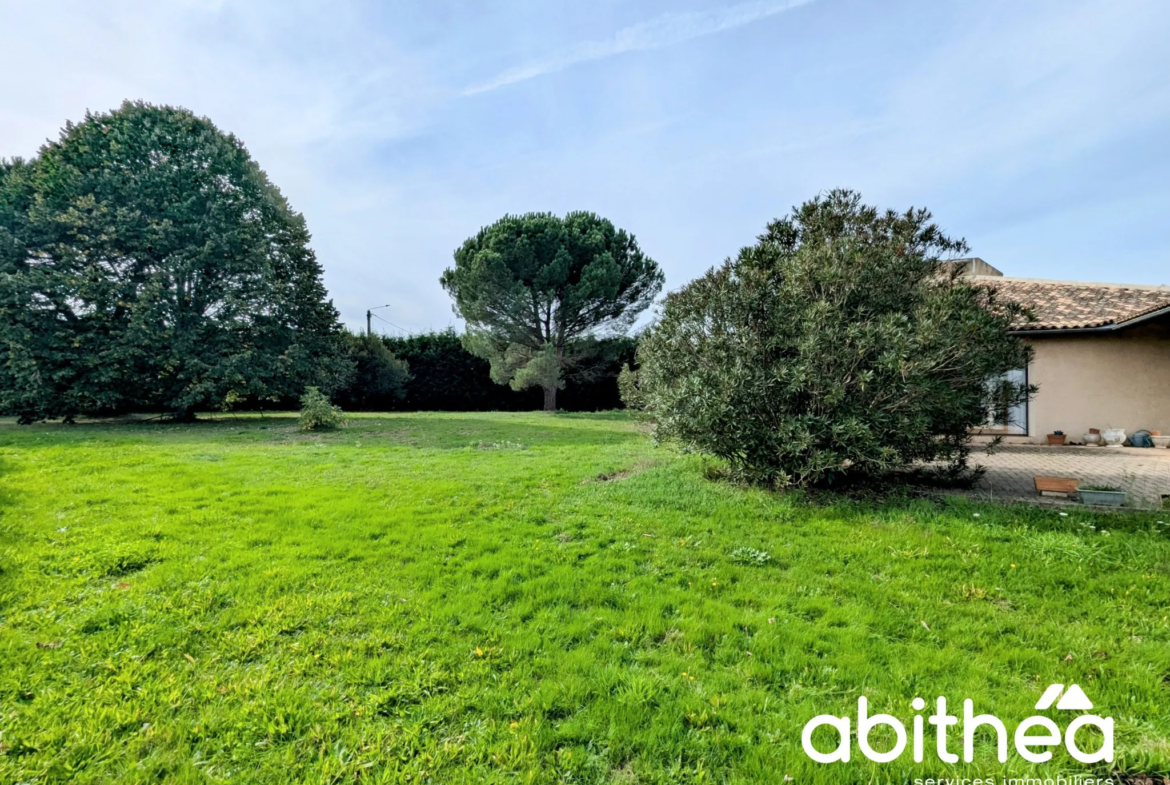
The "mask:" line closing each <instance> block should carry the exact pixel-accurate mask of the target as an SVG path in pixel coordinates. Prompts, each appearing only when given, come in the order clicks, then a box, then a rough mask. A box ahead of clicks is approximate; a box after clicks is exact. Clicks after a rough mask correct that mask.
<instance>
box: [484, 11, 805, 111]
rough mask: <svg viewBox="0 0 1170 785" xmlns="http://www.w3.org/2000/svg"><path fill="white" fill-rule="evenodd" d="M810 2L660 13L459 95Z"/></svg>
mask: <svg viewBox="0 0 1170 785" xmlns="http://www.w3.org/2000/svg"><path fill="white" fill-rule="evenodd" d="M814 1H815V0H770V1H769V0H757V1H756V2H748V3H739V4H738V5H733V6H730V7H727V8H719V9H715V10H712V11H692V12H687V13H674V14H663V15H662V16H659V17H657V18H655V19H651V20H650V21H648V22H641V23H639V24H636V25H631V26H630V27H626V28H623V29H621V30H619V31H618V32H617V33H616V34H615V35H614V36H613V37H611V38H608V39H605V40H603V41H585V42H583V43H580V44H577V45H575V46H572V47H570V48H568V49H566V50H564V51H562V52H557V53H555V54H552V55H550V56H548V57H546V58H543V59H541V60H535V61H533V62H531V63H527V64H525V65H521V66H517V67H516V68H509V69H508V70H506V71H504V72H503V73H501V74H499V75H498V76H495V77H493V78H491V79H489V80H487V81H486V82H481V83H479V84H475V85H472V86H470V87H468V88H467V89H466V90H464V91H463V94H464V95H476V94H477V93H486V92H489V91H491V90H496V89H498V88H501V87H504V86H506V85H510V84H515V83H517V82H523V81H525V80H528V79H532V78H535V77H537V76H543V75H544V74H551V73H555V72H556V71H563V70H564V69H566V68H568V67H570V66H573V65H576V64H577V63H585V62H589V61H591V60H601V59H603V58H606V57H613V56H614V55H619V54H624V53H626V52H643V51H646V50H648V49H660V48H662V47H664V46H670V45H672V44H680V43H683V42H684V41H690V40H692V39H695V38H701V37H703V36H706V35H713V34H715V33H720V32H723V31H724V30H731V29H733V28H736V27H742V26H743V25H746V24H750V23H752V22H755V21H758V20H760V19H765V18H767V17H769V16H775V15H776V14H780V13H783V12H785V11H789V10H791V9H793V8H796V7H798V6H802V5H806V4H808V3H811V2H814Z"/></svg>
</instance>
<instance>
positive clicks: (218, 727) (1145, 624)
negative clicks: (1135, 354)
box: [0, 414, 1170, 783]
mask: <svg viewBox="0 0 1170 785" xmlns="http://www.w3.org/2000/svg"><path fill="white" fill-rule="evenodd" d="M0 473H2V479H0V484H2V487H0V493H2V496H0V510H2V516H0V522H2V528H0V537H2V538H3V541H2V548H3V551H2V554H0V558H2V565H0V566H2V568H3V573H2V575H0V581H2V583H0V665H2V666H3V667H2V669H0V734H2V735H0V782H5V783H7V782H29V783H50V782H53V783H56V782H77V783H106V782H228V781H231V782H261V783H283V782H314V783H317V782H338V783H341V782H404V783H405V782H409V783H419V782H442V783H463V782H468V783H470V782H541V783H545V782H581V783H588V782H617V783H667V782H670V783H675V782H736V783H762V782H784V781H786V780H785V776H786V775H787V776H789V777H791V778H793V781H795V782H797V783H806V782H818V783H848V782H902V781H906V780H907V779H909V778H913V777H914V776H940V775H945V774H947V773H948V772H963V773H967V774H969V775H981V776H990V775H1000V774H1003V773H1005V772H1012V773H1020V772H1024V771H1035V772H1040V773H1041V775H1042V776H1053V777H1055V776H1056V775H1057V774H1058V773H1064V774H1066V775H1067V774H1069V773H1081V774H1083V773H1086V772H1087V769H1086V768H1085V767H1084V766H1081V765H1080V764H1076V763H1075V762H1074V761H1072V760H1071V758H1069V756H1068V755H1067V754H1066V753H1064V752H1063V751H1062V750H1059V751H1058V755H1057V758H1056V760H1055V761H1053V762H1052V763H1049V764H1046V765H1032V764H1026V763H1024V761H1022V759H1020V758H1019V757H1018V756H1017V755H1016V754H1015V753H1014V750H1012V751H1011V752H1010V755H1009V760H1008V763H1007V764H1006V765H1001V764H999V763H997V762H996V761H995V758H994V755H993V751H992V748H991V743H990V736H981V737H979V745H978V746H977V749H976V763H975V764H972V765H965V764H957V765H955V766H949V765H947V764H943V763H941V762H939V761H938V760H937V758H936V757H935V756H934V754H933V739H932V738H928V740H927V745H926V746H927V762H926V763H923V764H920V765H916V764H913V763H912V762H911V759H910V753H909V751H907V753H906V754H905V755H903V757H902V758H901V759H899V761H897V762H894V763H888V764H873V763H869V762H867V761H866V760H865V759H863V758H861V757H860V755H859V754H858V753H857V748H856V744H854V753H853V754H854V760H853V762H852V763H850V764H830V765H821V764H816V763H813V762H812V761H810V760H809V759H808V758H807V757H806V756H805V754H804V753H803V751H802V750H801V746H800V734H801V729H802V727H803V726H804V724H805V723H806V722H807V721H808V720H809V719H810V718H812V717H813V716H815V715H818V714H823V713H836V714H839V715H843V714H849V715H850V716H852V717H855V716H856V711H857V698H858V696H859V695H863V694H864V695H865V696H867V698H868V700H869V704H870V711H871V713H873V712H877V711H879V710H880V711H887V712H889V713H891V714H894V715H895V716H897V717H899V718H901V719H902V720H903V722H905V723H906V724H907V725H908V726H909V723H910V718H911V717H912V716H913V711H912V710H911V709H910V705H909V704H910V700H911V699H912V698H914V697H923V698H925V699H926V700H927V701H928V703H931V704H933V701H934V698H935V697H936V696H939V695H943V696H947V697H948V698H949V700H950V702H951V707H952V710H954V709H959V708H960V707H961V701H962V699H963V698H971V699H973V700H974V701H975V706H976V710H977V711H979V712H989V713H992V714H995V715H997V716H999V717H1001V718H1002V719H1003V720H1004V721H1005V723H1007V724H1008V727H1009V731H1010V730H1012V729H1014V726H1015V724H1016V723H1018V722H1019V721H1020V720H1022V719H1023V718H1025V717H1027V716H1030V715H1032V714H1035V713H1036V711H1035V710H1034V709H1033V705H1034V704H1035V703H1036V701H1037V699H1038V698H1039V696H1040V694H1041V692H1043V691H1044V689H1045V688H1046V687H1047V686H1048V685H1049V684H1050V683H1061V684H1071V683H1074V682H1075V683H1078V684H1080V685H1081V686H1082V687H1084V689H1085V691H1086V693H1087V694H1088V695H1089V697H1090V698H1091V699H1092V700H1093V702H1094V703H1095V704H1096V707H1097V708H1096V712H1097V713H1098V714H1101V715H1106V716H1112V717H1113V718H1114V719H1115V720H1116V723H1117V730H1116V746H1117V760H1116V762H1115V764H1114V765H1113V766H1107V765H1104V764H1102V767H1101V768H1098V769H1095V770H1094V771H1097V772H1100V773H1108V772H1110V771H1112V770H1114V769H1120V770H1126V771H1131V772H1165V771H1167V770H1170V742H1168V741H1167V737H1168V733H1170V687H1168V682H1170V646H1168V645H1167V644H1168V643H1170V621H1168V617H1170V581H1168V578H1170V539H1168V536H1167V533H1166V532H1167V527H1166V526H1164V525H1161V524H1159V522H1158V521H1159V518H1163V517H1165V514H1164V513H1163V514H1161V515H1158V514H1127V515H1110V516H1093V515H1090V514H1088V513H1080V512H1074V513H1072V514H1070V515H1068V516H1067V517H1061V516H1059V515H1058V513H1056V512H1054V511H1050V510H1038V509H1022V508H1007V507H994V506H976V505H973V504H970V503H968V502H966V501H962V500H951V501H945V502H943V501H929V500H918V501H903V502H899V503H888V504H885V505H868V504H860V503H848V502H844V501H842V502H837V503H833V504H828V505H826V504H819V505H818V504H812V503H810V502H807V501H805V500H802V498H801V497H800V496H799V495H786V496H782V495H776V494H769V493H766V492H763V491H759V490H748V489H743V488H738V487H732V486H729V485H726V484H722V483H718V482H713V481H710V480H708V479H705V478H704V471H703V464H702V461H701V459H699V458H697V457H695V456H685V455H683V456H680V455H678V454H675V453H673V452H670V451H668V450H665V449H662V448H656V447H654V446H653V445H652V443H651V442H650V440H649V439H648V437H647V436H646V435H645V433H644V432H643V431H642V430H640V429H639V428H638V427H637V426H636V425H635V424H634V423H632V422H630V421H629V420H627V419H626V418H625V417H623V416H621V415H617V414H598V415H557V416H548V415H543V414H402V415H378V416H358V417H357V418H356V419H354V420H353V421H352V424H351V427H350V428H348V429H347V430H345V431H341V432H336V433H330V434H326V435H302V434H300V433H298V432H297V431H296V429H295V420H293V419H292V418H291V417H285V418H273V417H269V418H265V419H260V418H227V419H223V420H220V421H216V422H204V423H197V424H194V425H189V426H182V425H159V424H108V425H101V424H80V425H77V426H73V427H65V426H54V425H46V426H33V427H17V426H15V425H10V424H9V425H0ZM1045 713H1046V714H1047V715H1048V716H1051V717H1054V718H1058V719H1059V722H1060V725H1061V727H1063V726H1064V725H1066V724H1067V720H1068V718H1067V717H1062V716H1061V715H1062V714H1064V713H1062V712H1056V711H1054V710H1050V711H1048V712H1045ZM817 738H818V739H820V737H819V736H818V737H817ZM825 738H828V737H827V736H826V737H825ZM1078 741H1080V742H1081V745H1082V747H1085V748H1086V749H1095V748H1096V742H1095V741H1094V740H1093V739H1090V738H1088V737H1087V736H1084V737H1079V738H1078ZM888 744H889V741H888V739H887V740H886V741H883V742H879V744H878V746H879V747H880V748H882V749H884V748H885V747H886V746H888ZM883 745H884V746H883ZM1009 745H1010V742H1009ZM821 746H822V747H824V748H828V747H831V746H832V744H831V743H828V742H825V743H823V744H822V745H821ZM958 747H959V745H958V744H957V743H956V742H952V743H951V749H952V750H954V749H957V748H958Z"/></svg>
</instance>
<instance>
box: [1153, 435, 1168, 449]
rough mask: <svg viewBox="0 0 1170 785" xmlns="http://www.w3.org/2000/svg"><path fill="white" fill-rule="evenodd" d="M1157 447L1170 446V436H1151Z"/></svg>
mask: <svg viewBox="0 0 1170 785" xmlns="http://www.w3.org/2000/svg"><path fill="white" fill-rule="evenodd" d="M1150 438H1151V439H1153V440H1154V446H1155V447H1170V436H1151V437H1150Z"/></svg>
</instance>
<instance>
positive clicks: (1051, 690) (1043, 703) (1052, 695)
mask: <svg viewBox="0 0 1170 785" xmlns="http://www.w3.org/2000/svg"><path fill="white" fill-rule="evenodd" d="M1063 689H1064V685H1063V684H1050V685H1048V689H1046V690H1044V694H1043V695H1041V696H1040V700H1038V701H1036V708H1037V709H1038V710H1039V711H1044V710H1045V709H1047V708H1048V707H1050V706H1051V705H1052V704H1054V703H1056V699H1057V698H1059V697H1060V692H1061V690H1063Z"/></svg>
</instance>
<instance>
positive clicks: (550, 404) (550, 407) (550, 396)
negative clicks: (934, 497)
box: [544, 387, 557, 412]
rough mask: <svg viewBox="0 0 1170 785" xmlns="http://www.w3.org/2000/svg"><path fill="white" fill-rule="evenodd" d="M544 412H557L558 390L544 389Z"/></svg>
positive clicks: (554, 388)
mask: <svg viewBox="0 0 1170 785" xmlns="http://www.w3.org/2000/svg"><path fill="white" fill-rule="evenodd" d="M544 410H545V411H546V412H555V411H556V410H557V388H556V387H545V388H544Z"/></svg>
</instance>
